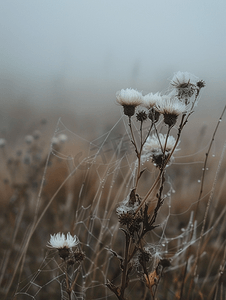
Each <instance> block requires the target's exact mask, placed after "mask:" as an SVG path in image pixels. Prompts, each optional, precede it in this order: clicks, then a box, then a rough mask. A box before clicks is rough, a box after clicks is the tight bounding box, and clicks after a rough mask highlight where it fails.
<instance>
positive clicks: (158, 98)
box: [142, 92, 162, 109]
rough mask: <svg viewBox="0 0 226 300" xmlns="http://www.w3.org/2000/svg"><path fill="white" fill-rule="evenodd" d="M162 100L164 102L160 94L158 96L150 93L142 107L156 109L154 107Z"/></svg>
mask: <svg viewBox="0 0 226 300" xmlns="http://www.w3.org/2000/svg"><path fill="white" fill-rule="evenodd" d="M161 100H162V96H161V95H160V93H159V92H158V93H156V94H153V93H149V94H147V95H145V96H143V103H142V105H143V106H144V107H146V108H147V109H150V108H152V107H154V105H155V104H156V103H158V102H159V101H161Z"/></svg>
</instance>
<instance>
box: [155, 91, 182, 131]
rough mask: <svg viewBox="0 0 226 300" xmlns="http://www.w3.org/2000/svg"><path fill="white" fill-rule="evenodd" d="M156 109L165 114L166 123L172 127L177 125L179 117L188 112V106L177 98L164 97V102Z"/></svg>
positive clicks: (156, 105) (157, 104) (158, 104)
mask: <svg viewBox="0 0 226 300" xmlns="http://www.w3.org/2000/svg"><path fill="white" fill-rule="evenodd" d="M155 109H156V111H158V112H159V113H160V114H163V116H164V123H165V124H166V125H168V126H170V127H171V126H174V125H175V124H176V121H177V118H178V116H179V115H180V114H182V113H185V112H186V110H187V106H186V104H185V103H183V102H181V101H179V100H177V99H176V98H172V97H170V96H163V98H162V101H159V102H158V103H156V104H155Z"/></svg>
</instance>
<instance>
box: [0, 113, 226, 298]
mask: <svg viewBox="0 0 226 300" xmlns="http://www.w3.org/2000/svg"><path fill="white" fill-rule="evenodd" d="M193 119H194V120H195V117H193ZM196 122H197V124H193V125H190V124H189V125H188V126H190V127H189V129H187V128H186V130H185V133H184V136H183V140H182V142H181V145H180V148H181V151H179V152H178V154H177V156H176V158H175V160H174V163H173V164H172V165H171V166H170V167H169V168H168V170H167V175H166V191H167V190H168V191H170V189H172V190H175V193H174V192H173V193H171V194H169V195H168V197H167V198H166V200H165V203H164V206H163V207H162V208H161V212H160V213H159V215H158V218H157V223H158V224H160V225H161V226H160V227H159V228H156V229H155V230H154V231H153V232H151V233H150V234H149V235H148V236H147V238H146V240H147V241H148V244H149V245H152V251H153V252H155V253H153V258H152V260H151V262H150V264H149V266H148V268H149V270H150V273H151V271H152V272H154V270H155V267H156V262H157V261H158V260H159V258H160V257H161V258H167V259H171V260H172V261H171V266H170V267H169V268H166V269H165V272H164V275H163V278H159V279H161V280H160V282H159V284H158V293H157V294H156V296H155V297H156V298H155V299H189V300H190V299H225V298H226V288H225V286H226V285H225V284H226V282H225V280H226V278H225V272H224V268H225V258H226V250H225V235H226V231H225V226H224V224H225V221H226V220H225V218H226V213H225V195H226V190H225V179H226V178H225V166H226V161H225V156H224V153H223V154H222V151H223V150H224V141H222V137H223V136H224V135H223V132H222V129H221V128H220V129H219V131H218V132H217V135H216V137H215V147H216V149H215V150H214V148H212V149H211V150H210V152H209V158H208V162H207V166H208V170H207V171H206V173H205V179H204V186H203V192H202V195H201V198H200V200H199V194H200V186H201V183H200V182H198V181H199V180H201V178H202V173H203V170H202V168H203V164H204V161H205V158H206V151H207V149H208V148H207V145H209V143H210V141H211V138H212V134H213V131H214V128H215V127H214V126H212V127H211V128H208V130H207V132H206V134H205V136H204V134H203V129H202V128H201V129H197V128H199V127H198V124H199V122H198V121H196ZM214 122H215V124H216V123H217V120H214ZM120 126H121V125H120ZM120 126H119V128H123V126H121V127H120ZM223 126H224V127H225V123H224V124H222V127H223ZM47 128H48V124H47V125H41V127H40V128H38V129H39V130H41V131H42V132H45V130H47ZM61 129H62V128H61ZM223 130H224V129H223ZM36 133H37V132H36ZM63 133H66V134H67V135H68V136H69V139H68V140H67V142H65V143H63V142H62V143H60V144H58V145H55V146H53V151H49V146H48V145H49V141H48V140H47V139H46V138H45V136H44V137H43V136H40V137H39V136H37V137H36V139H34V141H33V142H32V143H31V144H26V143H22V142H21V144H20V143H19V145H20V146H19V147H18V148H17V145H14V148H12V147H10V145H9V146H6V147H3V148H1V149H0V150H1V154H0V155H1V162H2V163H1V166H0V168H1V173H0V180H1V182H0V191H1V202H0V206H1V216H0V224H1V247H0V249H1V250H0V251H1V277H0V283H1V290H0V295H1V298H2V299H46V298H51V299H67V294H66V293H64V292H63V291H64V290H65V282H64V276H63V275H64V270H63V269H62V268H63V264H62V261H61V260H60V259H59V258H58V257H57V252H55V253H53V251H49V250H48V249H47V248H46V244H47V241H48V240H49V236H50V234H53V233H56V232H68V231H69V232H71V233H72V234H76V235H77V236H78V237H79V240H80V242H81V249H82V251H83V252H84V253H85V255H86V259H85V260H84V262H83V264H82V266H81V267H80V269H79V272H78V278H77V282H76V286H75V291H76V295H77V296H78V295H79V296H78V297H77V298H75V299H115V295H114V294H113V293H112V292H111V291H110V290H108V289H107V287H106V286H105V284H106V282H107V279H110V280H113V281H114V284H115V285H117V284H118V283H119V282H120V276H121V275H120V271H119V269H120V268H119V260H118V258H117V257H116V254H115V253H117V254H118V255H119V256H120V255H123V243H124V238H125V237H124V234H123V233H122V232H121V231H120V230H119V229H118V228H119V222H118V218H117V215H116V213H115V209H116V207H117V205H118V204H119V203H120V202H121V201H122V200H123V199H124V198H125V197H126V196H127V195H128V194H129V192H130V190H131V184H130V183H131V168H130V167H131V161H133V160H134V158H135V156H134V155H133V154H130V155H128V156H125V155H124V154H125V152H123V153H121V154H120V153H119V154H118V153H116V151H115V150H114V151H106V152H105V156H104V159H106V162H105V161H103V157H101V156H100V155H98V156H97V158H96V159H95V162H94V160H93V157H92V155H93V153H95V152H96V153H97V152H98V151H99V150H98V149H100V146H98V147H96V150H95V149H93V145H90V144H89V143H87V142H84V141H83V140H81V139H80V138H77V136H75V135H73V134H72V135H71V136H70V134H71V133H70V132H69V131H67V130H66V131H65V130H64V132H63ZM117 134H119V131H118V132H117ZM191 134H192V135H194V137H192V138H191ZM203 136H204V138H203V139H201V137H203ZM115 137H116V133H115V132H114V131H112V132H111V135H110V136H109V139H111V140H112V139H114V138H115ZM100 141H102V139H100V140H99V141H98V142H97V145H100ZM106 143H107V142H106V141H105V144H106ZM108 146H109V144H108ZM94 148H95V147H94ZM90 149H92V152H90ZM20 150H21V152H19V151H20ZM121 150H122V148H121ZM89 152H90V153H89ZM80 153H81V154H80ZM98 153H99V152H98ZM90 154H91V156H90V159H87V157H88V156H89V155H90ZM116 154H117V155H118V156H117V155H116ZM120 155H121V156H120ZM213 155H214V156H213ZM221 155H222V156H221ZM83 159H84V161H83ZM82 161H83V162H82ZM155 176H156V171H155V170H154V169H153V168H152V167H150V166H147V170H146V171H145V173H144V174H143V177H142V183H141V185H140V187H139V191H138V192H139V194H140V195H145V193H146V191H147V189H148V186H149V185H150V181H151V180H152V179H153V178H154V177H155ZM100 179H102V181H101V180H100ZM149 209H150V211H152V210H153V209H154V206H153V207H152V206H151V205H150V207H149ZM194 214H195V219H194ZM192 216H193V218H192ZM204 225H205V226H204ZM109 249H112V250H113V251H115V253H113V252H111V251H109ZM78 268H79V266H78ZM38 270H40V271H38ZM137 271H138V273H137V274H139V272H140V273H141V270H140V268H138V267H137ZM32 274H33V277H32ZM137 274H135V271H134V272H133V273H131V274H130V276H131V281H130V284H129V287H128V289H127V294H126V296H127V297H132V298H133V299H134V297H135V298H136V299H150V297H151V296H150V292H149V291H148V290H147V289H145V286H146V284H145V278H143V280H141V279H140V278H142V276H140V277H139V276H138V275H137ZM153 275H155V274H154V273H153ZM34 276H35V277H34ZM154 277H156V275H155V276H154ZM153 280H154V279H153ZM33 282H34V283H35V285H34V284H33ZM26 284H28V285H27V286H26V288H25V289H24V286H25V285H26ZM22 292H25V293H24V294H23V293H22ZM15 293H16V294H15ZM83 293H84V294H86V296H84V298H83Z"/></svg>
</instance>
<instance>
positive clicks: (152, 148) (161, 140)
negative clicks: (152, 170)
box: [141, 133, 177, 162]
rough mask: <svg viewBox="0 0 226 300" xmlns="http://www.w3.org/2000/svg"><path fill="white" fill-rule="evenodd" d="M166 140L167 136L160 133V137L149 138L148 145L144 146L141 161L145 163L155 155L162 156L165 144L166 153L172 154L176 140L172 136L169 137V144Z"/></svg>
mask: <svg viewBox="0 0 226 300" xmlns="http://www.w3.org/2000/svg"><path fill="white" fill-rule="evenodd" d="M166 138H167V135H166V134H162V133H159V135H158V136H157V135H156V134H154V135H152V136H149V137H148V139H147V141H146V143H145V144H144V148H143V154H142V157H141V160H142V161H143V162H144V161H146V160H148V159H149V158H150V157H152V156H153V155H162V154H163V150H164V147H165V143H166V149H165V151H166V152H167V153H170V151H171V150H172V149H173V147H174V146H175V143H176V140H175V138H174V137H173V136H172V135H170V136H168V138H167V142H166ZM175 150H177V149H175Z"/></svg>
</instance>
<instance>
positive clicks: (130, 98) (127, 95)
mask: <svg viewBox="0 0 226 300" xmlns="http://www.w3.org/2000/svg"><path fill="white" fill-rule="evenodd" d="M116 100H117V102H118V103H119V104H120V105H122V106H126V105H128V106H130V105H131V106H138V105H140V104H141V103H142V101H143V96H142V94H141V93H140V92H138V91H137V90H134V89H125V90H124V89H122V90H121V91H118V92H117V93H116Z"/></svg>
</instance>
